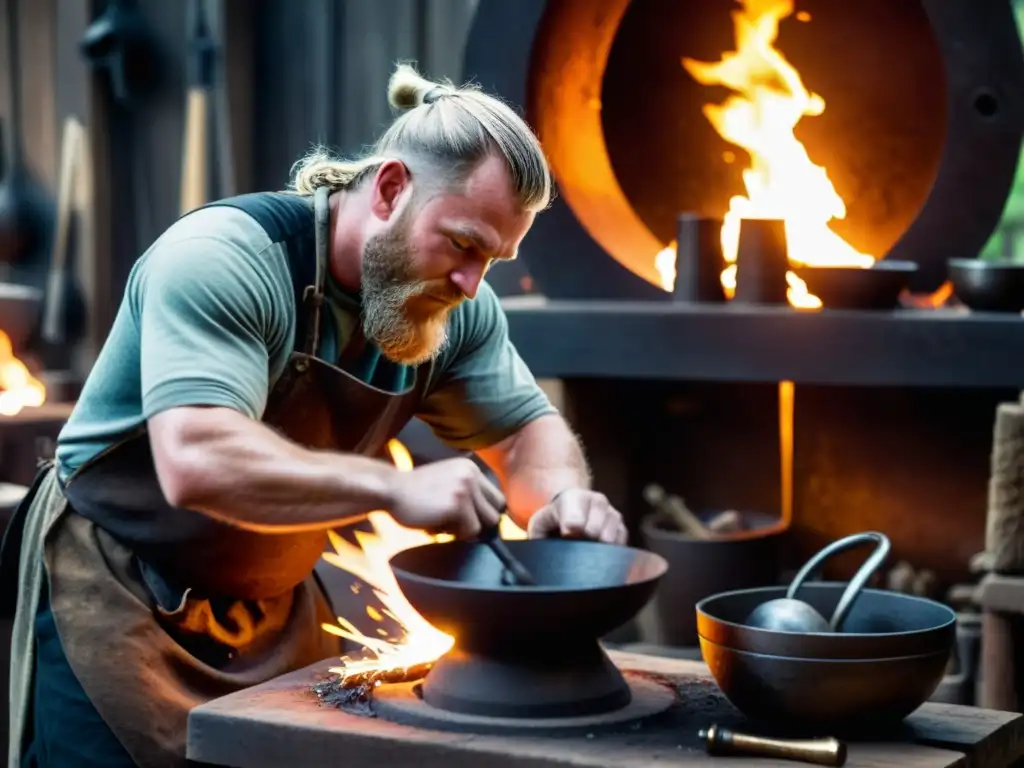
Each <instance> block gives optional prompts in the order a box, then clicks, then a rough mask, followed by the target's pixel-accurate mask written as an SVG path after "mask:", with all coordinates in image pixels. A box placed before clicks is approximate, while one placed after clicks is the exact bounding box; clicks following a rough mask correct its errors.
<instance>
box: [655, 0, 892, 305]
mask: <svg viewBox="0 0 1024 768" xmlns="http://www.w3.org/2000/svg"><path fill="white" fill-rule="evenodd" d="M737 2H738V3H739V4H740V5H741V6H742V8H741V9H739V10H736V11H734V12H733V13H732V20H733V27H734V32H735V40H736V50H735V51H732V52H728V53H725V54H723V56H722V59H721V60H720V61H718V62H716V63H713V64H708V63H704V62H699V61H695V60H694V59H690V58H685V57H684V58H683V59H682V65H683V67H684V68H685V69H686V71H687V72H688V73H689V74H690V75H691V76H692V77H693V78H694V79H695V80H696V81H697V82H699V83H701V84H702V85H723V86H726V87H727V88H729V89H731V90H732V91H733V94H732V95H730V96H729V97H728V98H727V99H726V100H725V102H724V103H722V104H705V105H704V109H703V112H704V116H705V117H707V119H708V120H709V121H710V123H711V125H712V126H714V128H715V130H716V131H717V132H718V134H719V135H720V136H721V137H722V138H724V139H725V140H726V141H729V142H730V143H732V144H734V145H736V146H738V147H741V148H742V149H745V150H746V151H747V154H748V155H749V158H750V164H749V167H748V168H746V169H745V170H744V171H743V185H744V187H745V188H746V195H736V196H734V197H733V198H732V199H731V200H730V201H729V211H728V213H726V214H725V216H724V219H723V224H722V234H721V240H722V253H723V256H724V257H725V261H726V264H727V266H726V268H725V270H724V271H723V272H722V287H723V288H724V290H725V294H726V296H727V297H729V298H732V297H733V295H734V294H735V291H736V250H737V246H738V243H739V232H740V222H741V221H742V220H743V219H765V218H770V219H784V220H785V222H786V238H787V241H788V245H789V261H790V262H791V263H797V264H803V265H810V266H852V267H861V268H868V267H870V266H871V265H872V264H874V262H875V257H873V256H869V255H867V254H863V253H860V252H859V251H858V250H857V249H856V248H854V247H853V246H851V245H850V244H849V243H847V242H846V241H845V240H843V238H841V237H840V236H839V235H837V234H836V233H835V232H833V231H832V230H831V229H830V228H829V226H828V225H829V222H830V221H832V220H833V219H844V218H846V204H845V203H844V201H843V199H842V198H841V197H840V196H839V194H838V193H837V192H836V190H835V187H833V186H832V182H831V181H830V180H829V177H828V173H827V172H826V170H825V169H824V168H823V167H821V166H819V165H816V164H815V163H814V162H813V161H812V160H811V159H810V157H809V156H808V154H807V150H806V149H805V147H804V145H803V144H802V143H801V142H800V140H799V139H797V138H796V136H795V135H794V133H793V131H794V129H795V127H796V124H797V123H799V122H800V120H801V119H803V117H805V116H812V117H814V116H817V115H820V114H822V112H824V110H825V100H824V99H823V98H822V97H821V96H819V95H818V94H815V93H811V92H809V91H808V90H807V89H806V88H805V87H804V84H803V82H802V80H801V79H800V74H799V73H798V72H797V70H796V69H795V68H794V67H793V65H792V64H790V63H789V62H788V61H787V60H786V58H785V56H783V55H782V53H781V52H780V51H779V50H778V49H777V48H775V46H774V43H775V40H776V38H777V37H778V33H779V21H780V20H782V19H784V18H786V17H787V16H789V15H791V14H792V13H793V0H737ZM796 18H797V20H799V21H809V20H810V16H809V15H808V14H797V16H796ZM726 161H727V162H728V158H726ZM675 249H676V246H675V244H674V243H673V244H671V245H670V246H669V247H668V248H666V249H665V250H663V251H661V252H660V253H658V254H657V255H656V257H655V266H656V267H657V269H658V272H659V273H660V274H661V276H662V287H664V288H665V289H666V290H672V288H673V286H674V285H675ZM786 279H787V281H788V285H789V288H788V291H787V296H788V299H789V303H790V304H791V305H793V306H794V307H797V308H801V309H818V308H820V307H821V300H820V299H819V298H818V297H817V296H814V295H813V294H811V293H810V292H809V291H808V289H807V285H806V283H804V281H803V280H801V279H800V278H798V277H797V276H796V275H795V274H793V273H792V272H788V273H787V275H786Z"/></svg>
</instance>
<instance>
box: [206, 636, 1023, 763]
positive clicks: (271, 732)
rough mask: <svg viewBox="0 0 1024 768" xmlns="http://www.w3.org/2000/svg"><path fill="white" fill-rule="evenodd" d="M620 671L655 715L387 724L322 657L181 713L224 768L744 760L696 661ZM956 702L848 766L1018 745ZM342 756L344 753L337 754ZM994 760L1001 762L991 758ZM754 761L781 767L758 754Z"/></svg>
mask: <svg viewBox="0 0 1024 768" xmlns="http://www.w3.org/2000/svg"><path fill="white" fill-rule="evenodd" d="M610 658H611V659H612V660H613V661H614V663H615V664H616V665H617V666H618V667H620V668H621V669H622V670H624V673H625V674H627V675H629V676H631V677H634V678H637V679H643V680H645V681H646V682H647V684H648V685H649V686H651V690H657V696H658V697H659V698H664V697H667V698H669V699H671V706H670V707H669V708H668V709H666V710H665V711H664V712H663V713H662V714H661V715H658V716H656V717H652V718H649V719H646V720H635V721H632V723H625V724H623V723H619V724H615V725H601V724H599V723H592V724H591V725H590V727H589V728H587V729H585V730H584V731H582V732H581V731H580V730H579V729H575V730H574V729H570V730H568V731H566V730H563V729H560V728H556V727H552V728H549V729H543V728H533V729H531V730H530V731H529V732H525V733H523V732H520V733H516V734H509V733H493V732H490V733H487V732H485V733H481V732H479V731H478V730H476V729H473V728H466V727H464V726H462V727H460V726H458V725H456V724H454V723H449V724H447V725H445V726H444V727H438V726H437V725H436V724H435V725H434V726H433V727H423V726H422V725H411V724H408V723H402V722H396V721H394V720H392V719H389V718H388V717H386V716H383V715H381V714H379V713H377V712H375V711H373V709H372V707H371V708H367V709H363V710H360V711H358V712H356V711H352V710H351V709H346V708H344V707H342V708H339V707H338V706H336V705H333V704H331V703H329V702H325V701H322V700H321V699H320V698H319V697H318V696H317V694H316V692H315V690H316V689H318V687H319V686H322V685H323V684H324V683H325V682H326V681H329V680H330V676H331V673H330V672H328V667H329V666H330V661H325V662H324V663H322V664H316V665H313V666H311V667H308V668H306V669H303V670H299V671H297V672H293V673H291V674H289V675H285V676H283V677H280V678H277V679H276V680H273V681H271V682H269V683H266V684H264V685H261V686H257V687H255V688H251V689H249V690H247V691H242V692H239V693H237V694H232V695H230V696H226V697H224V698H222V699H218V700H216V701H213V702H210V703H209V704H206V705H203V706H201V707H198V708H196V709H195V710H193V712H192V713H191V714H190V716H189V738H188V755H189V758H190V759H192V760H198V761H202V762H204V763H206V764H212V765H220V766H232V767H233V768H271V767H275V768H276V766H280V765H293V764H296V763H299V764H301V765H303V766H308V767H309V768H316V767H318V766H325V767H326V766H334V765H337V763H338V760H339V759H344V760H350V761H366V762H370V763H380V764H385V765H388V766H393V768H405V766H409V767H410V768H412V767H413V766H415V767H416V768H424V767H425V766H445V767H446V768H450V767H452V766H457V767H459V768H461V767H462V766H465V768H471V767H472V768H475V767H476V766H480V765H487V766H495V767H496V768H506V767H509V768H511V767H512V766H518V767H523V768H525V767H527V766H529V767H530V768H556V767H561V766H569V765H574V766H593V767H594V768H599V767H602V766H627V767H628V768H631V767H633V766H635V768H641V766H649V765H652V764H655V763H657V764H659V765H679V766H709V767H710V766H720V767H721V768H731V767H732V766H736V768H739V767H740V766H743V765H747V764H749V763H750V758H749V757H738V758H730V757H709V756H708V755H707V754H706V751H705V749H704V747H703V745H702V742H701V739H700V737H699V735H698V733H699V731H700V730H701V728H706V727H708V726H710V725H711V724H718V725H720V726H723V727H732V728H747V727H748V725H747V724H746V723H745V722H744V721H743V719H742V717H741V716H740V715H739V714H738V713H737V712H736V711H735V710H734V709H733V708H732V707H731V705H729V703H728V702H727V701H726V700H725V699H724V698H723V697H722V696H721V694H720V693H719V692H718V689H717V688H716V687H715V684H714V682H713V681H712V680H711V679H710V677H709V676H708V675H707V671H706V667H704V666H703V665H701V664H698V663H695V662H689V661H681V660H671V659H659V658H656V657H652V656H642V655H635V654H626V653H619V652H611V653H610ZM970 712H971V710H970V709H969V708H966V707H959V706H955V705H939V704H926V705H925V706H924V707H922V708H921V709H920V710H918V711H917V712H916V713H914V714H913V715H911V717H910V718H909V719H908V720H907V721H906V722H905V724H904V727H903V728H901V729H900V732H899V733H894V734H891V735H889V736H888V737H885V738H883V739H880V740H878V741H870V742H869V741H864V742H855V743H851V744H850V745H849V753H848V760H847V765H850V766H856V765H864V766H867V765H871V766H875V767H877V768H904V766H907V765H910V764H911V763H912V764H913V765H915V766H922V767H927V768H952V767H953V766H955V765H962V764H963V760H964V759H965V757H964V756H965V753H970V754H971V755H972V760H973V761H974V764H977V765H979V766H986V768H987V766H996V765H1004V764H1006V762H1005V760H1006V759H1007V758H1009V756H1011V755H1015V754H1016V750H1017V749H1018V746H1017V745H1018V743H1019V739H1020V738H1021V736H1022V729H1024V725H1022V722H1021V718H1020V716H1019V715H1016V714H1012V713H990V714H986V716H984V717H979V716H977V715H975V716H970V715H969V713H970ZM341 756H344V757H343V758H342V757H341ZM1000 760H1003V761H1004V762H999V761H1000ZM759 764H764V765H778V766H780V768H782V766H786V765H791V764H792V763H789V762H787V761H781V760H778V761H775V760H763V761H759Z"/></svg>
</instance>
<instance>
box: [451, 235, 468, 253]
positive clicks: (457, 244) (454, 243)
mask: <svg viewBox="0 0 1024 768" xmlns="http://www.w3.org/2000/svg"><path fill="white" fill-rule="evenodd" d="M448 242H450V243H451V244H452V248H454V249H455V250H456V251H464V250H466V246H465V245H463V244H462V243H460V242H459V241H458V240H456V239H455V238H454V237H449V238H448Z"/></svg>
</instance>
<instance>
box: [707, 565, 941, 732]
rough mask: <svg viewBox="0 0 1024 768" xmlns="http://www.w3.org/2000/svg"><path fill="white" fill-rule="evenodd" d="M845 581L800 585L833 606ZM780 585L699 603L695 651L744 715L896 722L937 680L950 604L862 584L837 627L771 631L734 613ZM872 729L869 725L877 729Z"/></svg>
mask: <svg viewBox="0 0 1024 768" xmlns="http://www.w3.org/2000/svg"><path fill="white" fill-rule="evenodd" d="M845 589H846V584H845V583H824V584H823V583H818V584H808V585H806V586H804V587H803V588H802V589H801V590H800V595H801V599H803V600H806V601H807V602H808V603H810V604H811V605H812V606H813V607H814V608H816V609H817V610H818V611H819V612H820V613H822V614H823V615H826V616H827V615H831V613H832V611H833V610H834V609H835V606H836V603H838V601H839V597H840V595H842V593H843V591H844V590H845ZM785 592H786V588H785V587H770V588H767V589H750V590H740V591H736V592H730V593H726V594H722V595H715V596H713V597H709V598H707V599H705V600H702V601H701V602H700V603H698V604H697V627H698V632H699V635H700V647H701V654H702V655H703V657H704V661H705V662H706V663H707V665H708V667H709V668H710V669H711V673H712V675H713V676H714V678H715V681H716V682H717V683H718V687H719V688H720V689H721V690H722V693H724V694H725V696H726V697H727V698H728V699H729V701H731V702H732V703H733V705H735V706H736V708H737V709H739V710H740V711H741V712H743V713H744V714H745V715H747V716H748V717H750V718H752V719H754V720H758V721H760V722H764V723H769V724H773V725H776V726H779V727H782V728H784V729H787V730H789V731H792V732H794V733H818V734H820V733H830V734H833V735H836V734H840V733H843V734H847V733H851V734H852V733H860V732H862V731H863V730H864V729H878V728H880V727H886V726H897V725H898V724H899V723H900V722H901V721H902V720H903V718H905V717H906V716H907V715H909V714H910V713H911V712H913V711H914V710H915V709H917V708H918V707H919V706H920V705H921V704H923V703H924V702H925V701H927V700H928V698H929V697H930V696H931V695H932V694H933V693H934V692H935V690H936V689H937V688H938V686H939V683H940V682H941V681H942V678H943V675H944V674H945V672H946V668H947V665H948V663H949V659H950V657H951V655H952V652H953V647H954V643H955V642H956V614H955V613H954V612H953V611H952V610H951V609H950V608H947V607H946V606H944V605H942V604H940V603H937V602H934V601H932V600H925V599H923V598H919V597H912V596H910V595H903V594H899V593H896V592H886V591H882V590H875V589H864V590H862V591H861V592H860V594H859V596H858V597H857V600H856V602H854V603H853V607H852V609H851V610H850V612H849V614H848V615H847V618H846V621H845V622H844V624H843V628H842V631H840V632H821V633H796V632H778V631H771V630H764V629H757V628H754V627H748V626H744V625H743V624H742V623H741V622H742V621H743V620H744V618H745V617H746V616H747V615H748V614H749V613H750V611H751V610H753V609H754V608H755V607H756V606H758V605H760V604H761V603H763V602H765V601H767V600H772V599H776V598H779V597H782V596H784V595H785ZM875 733H876V735H877V730H875Z"/></svg>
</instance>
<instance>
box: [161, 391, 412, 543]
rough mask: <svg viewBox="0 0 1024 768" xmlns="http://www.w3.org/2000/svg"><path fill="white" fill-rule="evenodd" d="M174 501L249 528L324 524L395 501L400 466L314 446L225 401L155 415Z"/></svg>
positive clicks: (166, 487)
mask: <svg viewBox="0 0 1024 768" xmlns="http://www.w3.org/2000/svg"><path fill="white" fill-rule="evenodd" d="M149 431H150V440H151V442H152V444H153V454H154V459H155V461H156V467H157V474H158V475H159V477H160V484H161V487H162V488H163V491H164V494H165V495H166V496H167V499H168V501H169V502H170V503H171V504H174V505H175V506H180V507H185V508H188V509H193V510H196V511H198V512H203V513H205V514H208V515H210V516H211V517H215V518H217V519H219V520H222V521H224V522H227V523H229V524H232V525H237V526H238V527H241V528H246V529H249V530H253V531H261V532H270V533H288V532H297V531H302V530H322V529H325V528H330V527H334V526H336V525H339V524H342V523H344V522H346V521H347V520H351V519H352V518H353V517H357V516H359V515H361V514H364V513H366V512H369V511H372V510H374V509H381V508H386V506H387V505H388V503H389V500H390V497H389V490H390V485H391V482H390V481H391V479H392V478H393V477H394V474H395V472H396V471H397V470H395V468H394V467H392V466H391V465H390V464H388V463H387V462H383V461H378V460H375V459H369V458H366V457H363V456H356V455H351V454H339V453H331V452H325V451H309V450H306V449H304V448H302V447H301V446H299V445H297V444H295V443H293V442H291V441H289V440H287V439H285V438H284V437H281V436H280V435H278V434H277V433H276V432H274V431H273V430H272V429H270V428H268V427H267V426H265V425H264V424H261V423H259V422H256V421H253V420H252V419H248V418H246V417H245V416H243V415H241V414H239V413H236V412H234V411H231V410H228V409H225V408H179V409H174V410H173V411H168V412H167V413H163V414H160V415H158V416H156V417H154V418H153V419H151V420H150V425H149Z"/></svg>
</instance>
